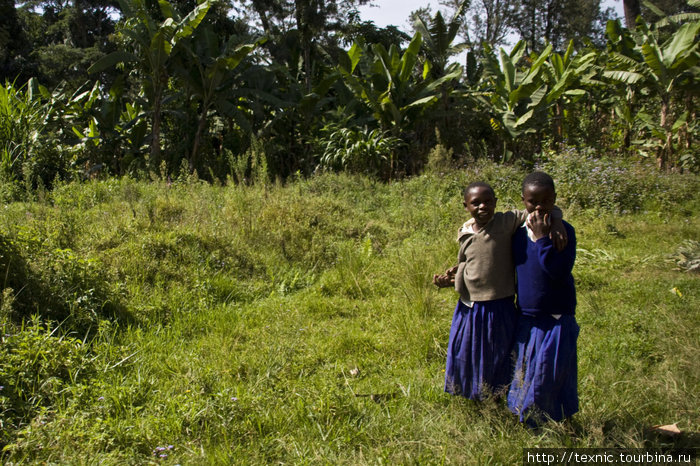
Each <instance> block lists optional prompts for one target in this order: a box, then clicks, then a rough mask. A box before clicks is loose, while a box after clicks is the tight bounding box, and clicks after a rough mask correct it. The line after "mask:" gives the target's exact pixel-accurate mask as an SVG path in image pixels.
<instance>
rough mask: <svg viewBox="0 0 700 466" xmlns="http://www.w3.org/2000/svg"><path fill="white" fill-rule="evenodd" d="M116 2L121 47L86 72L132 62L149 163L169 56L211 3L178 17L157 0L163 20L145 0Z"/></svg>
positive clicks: (156, 143) (155, 151)
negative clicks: (143, 100) (146, 112)
mask: <svg viewBox="0 0 700 466" xmlns="http://www.w3.org/2000/svg"><path fill="white" fill-rule="evenodd" d="M120 5H121V8H122V12H123V14H124V22H123V23H122V25H121V28H120V34H121V36H122V38H123V40H124V42H123V46H124V49H123V50H118V51H116V52H114V53H112V54H110V55H107V56H105V57H104V58H102V59H101V60H99V61H98V62H96V63H95V64H94V65H92V67H90V71H91V72H97V71H101V70H104V69H107V68H110V67H112V66H114V65H116V64H117V63H127V64H128V63H133V64H135V65H136V71H137V72H138V73H140V74H141V79H142V80H141V82H142V85H143V88H144V91H145V94H146V97H147V99H148V103H149V107H150V110H151V121H152V125H151V131H152V139H151V162H152V163H155V164H158V163H159V162H160V129H161V117H162V115H161V106H162V103H163V92H164V90H165V87H166V85H167V82H168V74H169V72H168V65H169V62H170V57H171V55H172V53H173V49H174V48H175V46H177V45H178V43H179V42H180V41H181V40H182V39H184V38H186V37H189V36H190V35H192V33H193V32H194V30H195V29H196V28H197V26H199V23H201V21H202V20H203V19H204V16H205V15H206V14H207V11H208V10H209V7H210V6H211V3H210V1H209V0H205V1H204V2H202V3H200V4H199V5H197V6H196V7H195V8H194V9H193V10H192V11H190V12H189V13H188V14H187V15H186V16H184V17H181V16H180V15H179V14H178V13H177V12H176V11H175V10H174V9H173V7H172V5H171V4H170V3H169V2H168V1H167V0H158V5H159V7H160V13H161V15H162V17H163V18H165V19H164V20H163V21H161V20H160V18H159V17H157V16H156V15H155V14H154V13H153V12H152V11H151V10H150V9H149V8H148V6H147V5H146V2H145V0H120Z"/></svg>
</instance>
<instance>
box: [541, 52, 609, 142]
mask: <svg viewBox="0 0 700 466" xmlns="http://www.w3.org/2000/svg"><path fill="white" fill-rule="evenodd" d="M596 58H597V54H596V53H595V52H589V53H587V54H585V55H575V54H574V41H573V40H571V41H569V45H568V47H567V49H566V52H564V54H563V55H560V54H558V53H552V54H551V55H550V56H549V58H548V59H547V61H546V62H545V63H544V68H543V70H544V74H543V80H544V82H545V83H546V84H547V94H546V96H545V104H546V106H547V107H548V108H549V109H551V111H552V112H553V113H554V115H553V118H552V126H553V128H552V130H553V131H552V132H553V134H554V139H555V141H556V142H561V141H562V139H563V137H564V125H563V121H564V119H565V118H566V106H567V103H569V102H571V101H575V100H577V99H579V98H581V97H582V96H584V95H585V94H586V91H585V89H583V84H585V83H592V82H593V76H594V74H595V72H594V71H593V65H594V62H595V60H596Z"/></svg>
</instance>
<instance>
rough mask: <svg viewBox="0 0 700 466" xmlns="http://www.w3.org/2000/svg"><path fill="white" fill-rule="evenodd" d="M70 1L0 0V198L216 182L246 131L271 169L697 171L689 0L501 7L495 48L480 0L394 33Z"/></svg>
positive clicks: (258, 13) (325, 21) (331, 12)
mask: <svg viewBox="0 0 700 466" xmlns="http://www.w3.org/2000/svg"><path fill="white" fill-rule="evenodd" d="M84 3H85V4H82V3H81V4H80V5H78V4H76V5H74V6H71V5H67V4H60V3H57V4H53V3H52V4H48V3H41V2H38V3H27V4H24V5H23V6H22V7H21V8H15V7H14V6H13V5H12V4H11V2H10V3H9V4H8V5H5V6H3V8H5V9H6V10H7V11H8V16H7V18H9V23H8V25H7V26H3V27H4V28H5V29H3V31H4V32H3V34H4V35H2V37H10V38H12V39H13V40H15V42H12V41H9V39H8V41H7V42H6V45H7V47H6V52H5V55H4V56H3V57H0V58H2V60H4V61H3V68H2V73H3V74H2V77H4V78H5V79H6V82H5V83H4V86H3V87H2V88H1V89H0V116H1V118H0V155H1V157H0V184H1V185H2V189H0V192H1V193H2V196H3V197H4V198H5V199H17V198H19V196H21V193H22V192H23V191H25V192H26V188H28V189H30V190H33V189H35V188H36V187H37V186H49V185H51V184H52V183H53V182H54V180H56V179H63V180H69V179H74V178H77V177H90V176H97V175H98V174H104V173H109V174H116V175H124V174H130V175H131V176H135V177H141V178H147V177H149V176H150V174H151V173H158V174H160V173H161V172H162V173H166V174H167V175H169V176H170V177H171V179H172V178H174V177H177V176H179V175H180V174H181V173H182V174H189V173H193V172H195V171H196V172H197V174H198V176H200V177H201V178H203V179H208V180H211V181H213V180H224V179H225V178H226V176H227V175H230V174H232V172H233V170H234V166H240V165H241V163H242V162H240V161H239V159H240V158H244V157H246V154H247V153H248V151H249V149H250V147H251V144H252V143H253V141H256V143H257V144H259V145H260V146H261V150H260V151H259V152H261V153H262V154H263V157H264V159H265V164H266V166H267V169H268V171H269V175H270V176H271V177H272V178H276V177H280V178H282V179H286V178H287V177H289V176H291V175H297V174H301V175H308V174H310V173H312V172H314V171H316V170H350V171H355V172H366V173H374V174H376V175H378V176H380V177H382V178H384V179H390V178H394V177H397V176H401V175H405V174H415V173H420V172H421V170H422V169H423V168H424V166H425V163H426V162H427V154H428V153H429V152H430V150H431V149H433V147H435V146H436V144H441V145H443V146H446V147H447V148H448V149H449V150H451V154H452V155H451V158H452V159H453V161H456V162H460V163H468V162H469V161H471V160H474V159H477V158H482V157H485V158H489V159H492V160H502V161H509V160H514V159H521V160H525V161H530V162H532V161H533V160H534V159H535V158H537V157H539V156H541V155H542V154H545V153H546V151H547V150H548V149H555V148H561V147H564V146H569V147H589V148H591V149H592V150H593V151H594V152H595V153H597V154H598V155H602V154H606V155H611V156H612V155H613V154H614V155H616V156H623V157H624V156H629V155H631V156H632V157H633V158H634V159H636V160H638V159H640V158H644V157H647V158H654V159H656V161H657V165H658V167H659V168H664V169H689V170H697V169H698V167H699V166H700V157H699V156H698V149H697V138H698V125H697V121H696V111H695V105H696V101H697V89H698V88H699V86H698V82H699V76H700V74H699V73H698V70H699V69H700V68H698V61H699V57H700V52H699V50H700V49H699V47H700V41H698V32H699V31H700V16H699V15H698V13H694V11H698V2H697V0H690V1H689V2H688V4H687V5H685V6H684V9H681V8H679V7H676V8H675V9H668V10H666V11H662V10H660V9H658V8H656V7H654V8H653V9H651V10H648V9H645V10H644V16H640V17H639V18H637V22H636V27H635V28H633V29H628V28H624V27H623V26H622V25H621V23H620V22H619V21H608V22H607V26H606V29H605V32H603V27H602V26H601V24H602V23H601V21H602V19H604V16H601V15H602V13H601V12H600V11H599V5H598V4H597V3H596V2H583V3H582V2H568V3H567V2H563V3H561V5H558V6H557V8H560V9H561V8H563V10H562V11H559V10H557V11H556V14H557V15H559V16H561V17H567V18H568V19H567V21H568V22H569V23H567V24H568V26H565V25H564V23H562V28H561V29H557V28H555V27H554V26H552V27H551V28H550V27H545V28H544V29H543V30H539V29H537V28H533V27H531V25H530V26H528V24H526V23H523V24H520V23H518V22H517V21H518V20H517V19H516V17H520V21H525V18H526V17H527V18H530V20H532V21H535V23H533V24H537V25H538V28H539V27H540V26H543V27H544V26H546V25H543V24H540V22H539V20H537V18H539V17H540V16H541V15H543V14H544V13H543V12H545V11H549V10H551V8H553V7H552V6H551V5H549V4H548V3H547V2H526V3H527V4H525V3H523V5H520V4H519V3H517V2H516V4H514V5H515V6H513V8H516V7H517V8H522V11H521V10H518V11H519V12H520V14H518V15H515V16H513V15H510V16H508V15H506V16H508V18H510V19H509V20H508V21H507V22H506V23H504V24H505V26H504V25H503V24H501V26H499V27H501V29H503V28H506V29H504V30H513V31H515V30H520V31H521V37H522V40H521V41H519V42H518V43H516V45H515V46H514V47H512V48H511V49H510V51H508V50H504V49H503V48H499V47H498V40H502V39H503V37H502V34H501V33H498V34H497V33H495V32H493V31H492V32H489V33H484V37H483V39H484V40H485V42H482V43H477V42H476V40H475V39H474V37H475V35H474V34H476V33H475V31H476V30H477V29H478V28H484V27H486V26H485V25H483V24H482V25H481V26H478V25H475V24H474V23H473V21H472V20H471V19H470V18H473V15H474V14H476V13H475V12H478V11H482V10H481V9H483V10H484V11H488V12H490V13H489V14H495V13H494V12H493V11H492V10H493V8H494V5H492V4H491V3H490V2H488V1H482V2H475V3H474V4H473V5H472V4H471V3H469V4H460V5H459V6H457V7H456V8H455V9H454V10H453V11H452V14H451V16H449V17H448V16H444V15H443V13H437V14H435V15H428V14H427V13H425V12H423V13H421V12H420V11H419V12H416V13H415V15H414V17H415V29H414V32H413V35H412V36H409V35H407V34H406V33H404V32H401V31H399V30H397V29H396V28H393V27H392V28H386V29H379V28H376V27H374V26H373V25H372V24H371V23H361V22H359V20H358V18H357V14H356V13H357V12H356V10H355V8H356V7H357V5H358V4H359V3H362V2H359V3H358V2H355V1H351V2H337V3H336V2H328V3H324V4H323V5H321V4H316V3H313V2H302V1H299V2H294V4H292V3H289V2H286V3H285V2H274V1H271V2H267V3H265V2H260V1H258V0H255V1H252V2H251V3H243V4H238V3H233V4H226V3H223V2H217V1H213V0H206V1H202V2H199V3H198V4H197V5H192V4H188V3H183V2H172V3H170V2H168V1H166V0H160V1H159V2H157V4H156V3H155V2H151V1H146V0H120V2H119V3H118V5H117V4H111V3H104V2H99V1H93V2H84ZM555 3H556V2H555ZM569 3H572V5H569ZM574 3H580V5H578V6H576V8H579V9H580V8H584V7H585V9H587V10H586V11H588V13H586V14H585V15H584V14H583V13H581V14H580V15H579V14H574V13H572V12H574V9H575V8H574V7H575V5H573V4H574ZM589 4H590V5H589ZM36 6H38V7H41V8H42V10H33V9H32V8H33V7H36ZM517 8H516V9H517ZM528 8H529V9H530V10H528ZM645 8H646V7H645ZM667 8H670V7H667ZM548 9H549V10H548ZM37 11H41V14H39V13H37ZM552 11H553V10H552ZM576 11H578V10H576ZM10 13H12V14H10ZM511 13H512V12H511ZM525 13H527V15H526V14H525ZM530 13H531V14H530ZM448 14H449V11H448V12H445V15H448ZM487 16H488V15H487ZM559 16H557V17H559ZM579 17H580V18H579ZM584 17H585V18H588V19H585V20H584V19H583V18H584ZM552 18H553V17H552ZM573 18H579V21H580V23H575V24H574V20H573ZM550 19H551V18H550ZM503 21H505V19H503ZM555 22H556V21H555ZM560 23H561V22H560ZM596 24H597V25H598V26H595V25H596ZM586 25H587V26H586ZM584 26H585V27H584ZM494 27H495V26H494ZM46 28H48V29H47V34H44V35H43V36H42V35H41V32H43V31H42V29H46ZM465 28H466V29H465ZM470 28H471V29H470ZM474 28H476V29H474ZM460 31H462V35H460ZM465 31H466V33H465ZM469 31H472V32H473V33H474V34H472V35H471V36H469V34H468V33H469ZM526 32H527V34H526ZM21 34H24V35H25V36H27V37H28V38H30V39H31V40H24V41H22V40H18V39H16V38H17V37H19V36H21ZM528 34H529V35H528ZM476 36H479V37H481V33H480V34H476ZM499 38H500V39H499ZM3 40H5V39H3ZM42 41H43V42H42ZM28 47H29V48H31V47H33V49H32V50H31V51H30V52H31V53H28V51H27V50H26V49H27V48H28ZM463 50H468V55H467V58H466V61H465V63H463V64H462V63H456V62H454V61H451V60H450V57H453V56H455V54H456V53H459V52H460V51H463ZM62 54H63V55H62ZM61 57H64V58H61ZM30 78H31V79H30ZM341 129H342V131H341ZM383 139H386V141H384V140H383ZM361 146H365V147H364V148H361Z"/></svg>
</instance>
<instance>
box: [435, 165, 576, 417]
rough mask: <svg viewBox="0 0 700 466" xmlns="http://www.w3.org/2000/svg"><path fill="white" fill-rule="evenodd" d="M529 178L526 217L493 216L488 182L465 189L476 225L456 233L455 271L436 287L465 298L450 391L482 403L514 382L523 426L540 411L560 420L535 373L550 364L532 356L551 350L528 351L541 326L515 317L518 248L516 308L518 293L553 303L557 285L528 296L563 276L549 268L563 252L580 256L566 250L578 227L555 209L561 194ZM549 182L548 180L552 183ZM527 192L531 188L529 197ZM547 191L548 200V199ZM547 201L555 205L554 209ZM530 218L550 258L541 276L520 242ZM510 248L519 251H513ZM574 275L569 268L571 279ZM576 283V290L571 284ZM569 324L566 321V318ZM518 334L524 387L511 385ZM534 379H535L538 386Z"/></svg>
mask: <svg viewBox="0 0 700 466" xmlns="http://www.w3.org/2000/svg"><path fill="white" fill-rule="evenodd" d="M545 176H546V175H545ZM531 177H532V176H530V177H528V178H526V181H527V184H525V183H524V185H523V188H524V189H523V200H525V201H526V202H525V206H526V208H527V210H526V211H509V212H503V213H496V212H495V207H496V196H495V193H494V191H493V189H492V188H491V187H490V186H489V185H488V184H486V183H482V182H477V183H472V184H470V185H469V186H467V188H466V189H465V193H464V206H465V208H466V210H467V211H468V212H469V213H470V214H471V216H472V219H470V220H469V221H467V222H465V224H464V225H463V226H462V227H461V228H460V230H459V233H458V239H459V242H460V248H459V255H458V265H457V266H455V267H453V268H451V269H449V270H447V271H446V272H445V273H444V274H442V275H435V276H434V277H433V282H434V283H435V284H436V285H437V286H439V287H446V286H450V285H452V284H454V287H455V289H456V290H457V291H458V292H459V294H460V299H459V302H458V303H457V307H456V309H455V313H454V316H453V319H452V326H451V329H450V338H449V343H448V349H447V363H446V368H445V391H446V392H448V393H452V394H460V395H463V396H465V397H467V398H470V399H481V398H483V397H484V396H486V395H487V394H488V393H490V392H492V391H493V392H496V393H497V392H499V391H501V390H505V388H506V387H507V386H508V385H509V384H510V386H511V387H510V393H509V394H508V400H509V406H510V407H511V409H512V410H513V411H514V412H516V413H518V414H520V416H521V420H522V419H524V418H525V417H526V415H527V413H528V412H529V411H530V410H531V409H534V408H538V409H541V410H542V411H544V412H545V413H546V414H548V415H550V417H552V418H553V419H556V418H557V417H556V414H555V415H552V414H550V411H551V409H549V407H550V404H551V403H549V402H548V401H547V400H543V399H542V397H541V396H539V397H538V396H537V394H540V389H541V388H542V387H540V386H539V385H538V382H537V381H538V380H539V379H537V377H538V376H541V375H542V374H541V371H540V373H538V372H535V371H534V369H533V367H535V366H536V367H539V368H540V369H541V370H545V366H546V364H544V365H543V364H540V365H537V363H534V362H533V361H534V360H533V359H532V356H533V355H534V354H538V355H539V354H543V355H544V354H546V353H547V351H545V349H544V347H543V346H542V345H541V344H534V343H533V345H529V346H528V344H527V343H529V333H528V332H530V333H532V329H533V328H539V327H538V325H540V324H539V322H534V321H533V322H529V321H528V322H527V323H528V324H529V325H527V326H525V321H523V319H522V318H520V319H519V318H518V312H517V311H516V308H515V305H514V299H513V296H514V294H515V275H514V270H515V266H516V262H514V260H513V259H514V257H513V252H514V251H516V249H515V246H516V243H517V248H518V249H517V251H518V262H517V264H518V265H521V269H519V272H520V273H521V275H518V295H519V299H518V303H519V305H522V303H521V300H520V295H521V294H523V297H525V296H530V295H533V294H534V295H537V296H538V297H540V298H541V297H542V296H544V298H543V299H544V301H546V302H554V303H556V301H553V300H552V299H551V298H554V299H556V298H557V297H556V296H552V297H550V296H549V293H550V292H551V290H552V289H558V285H552V286H550V287H547V288H546V289H544V290H540V291H533V292H532V293H529V291H526V290H539V289H540V288H541V287H540V285H539V283H540V282H539V281H537V282H536V281H534V280H539V279H541V278H542V277H543V275H546V276H547V277H548V275H547V274H548V273H550V272H552V273H559V272H560V267H559V268H556V270H554V269H553V268H552V267H550V265H551V264H552V263H553V262H556V263H557V265H558V264H559V262H560V261H557V260H555V259H556V258H558V254H564V253H565V252H566V251H571V250H573V251H575V241H570V242H569V243H568V244H567V238H566V237H567V234H568V235H570V236H571V238H573V229H572V228H571V227H570V226H568V224H564V223H563V222H562V221H561V211H560V210H559V209H558V208H556V207H555V206H554V199H555V198H556V195H555V194H554V186H553V182H552V184H551V192H550V188H549V185H547V186H540V184H541V179H540V178H539V175H537V176H536V177H534V178H532V179H530V178H531ZM549 179H550V180H551V178H549ZM536 186H539V188H538V189H539V191H538V189H535V187H536ZM531 187H532V189H534V193H531V192H530V191H531V189H530V188H531ZM525 188H527V196H526V189H525ZM545 188H546V189H545ZM540 191H542V192H540ZM545 191H546V194H543V192H545ZM540 198H542V199H540ZM528 201H529V203H528ZM544 201H546V202H549V201H551V205H550V204H546V203H545V202H544ZM531 206H532V209H531ZM528 216H530V220H529V221H528V223H531V224H532V226H533V227H534V228H536V232H537V239H538V241H540V240H541V243H542V244H541V246H540V247H541V248H543V250H544V252H545V253H546V254H545V255H544V256H543V260H544V267H545V269H543V270H544V271H543V272H542V273H541V274H540V275H537V276H535V275H532V276H528V275H529V274H530V269H534V268H536V267H535V264H534V263H533V261H535V262H536V261H538V260H539V256H536V255H534V254H537V253H538V252H539V251H540V250H539V249H538V250H536V251H531V250H527V249H524V245H527V243H523V240H522V234H523V233H522V232H524V231H525V228H522V227H521V226H522V225H523V224H524V223H525V221H526V220H527V219H528ZM550 221H551V223H552V225H551V226H550ZM550 236H551V237H550ZM552 238H554V240H553V239H552ZM545 239H546V240H545ZM511 242H512V243H513V247H514V249H511ZM555 245H556V249H557V250H556V251H555V248H554V246H555ZM547 248H548V249H547ZM572 248H573V249H572ZM559 251H561V252H559ZM553 258H554V259H553ZM571 264H572V266H573V260H571ZM550 269H551V270H550ZM570 271H571V270H570V269H569V275H570ZM571 284H572V286H573V278H572V279H571ZM525 303H526V305H529V303H530V301H525ZM540 304H541V302H540V301H536V302H535V305H536V306H539V305H540ZM547 309H549V308H547ZM529 312H530V311H529ZM535 312H536V311H535ZM562 313H564V311H562ZM533 319H536V317H533ZM566 321H567V322H568V319H567V320H566ZM540 327H541V325H540ZM569 327H570V326H569ZM567 328H568V327H567ZM572 328H573V327H572ZM577 329H578V327H576V331H578V330H577ZM545 332H546V330H545ZM526 334H527V335H528V337H527V338H526V336H525V335H526ZM516 336H517V342H518V345H519V346H516V348H517V349H518V351H520V344H521V342H522V346H523V349H522V353H520V352H519V353H518V359H517V361H518V365H517V370H518V371H519V372H518V374H521V376H520V378H519V379H517V380H519V381H522V382H523V383H519V384H516V381H515V380H513V365H512V358H511V350H512V349H513V344H514V340H515V338H516ZM567 340H570V336H569V337H567ZM555 350H556V349H555ZM528 351H530V353H528ZM569 364H570V361H569ZM574 366H575V339H574ZM528 376H529V377H530V379H529V382H526V381H527V380H528ZM535 379H536V381H534V382H533V380H535ZM574 388H575V374H574ZM570 398H571V397H570V396H569V397H567V400H569V399H570ZM555 404H556V403H555ZM570 404H571V403H570V402H568V401H567V409H566V410H564V412H566V413H570V414H573V412H575V410H574V411H573V412H571V409H569V408H571V407H570V406H569V405H570ZM554 411H556V409H554ZM570 414H565V415H566V416H568V415H570Z"/></svg>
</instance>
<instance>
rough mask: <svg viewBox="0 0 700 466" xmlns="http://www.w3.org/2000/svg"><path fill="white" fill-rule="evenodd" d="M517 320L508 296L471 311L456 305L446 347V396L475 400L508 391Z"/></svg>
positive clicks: (487, 302)
mask: <svg viewBox="0 0 700 466" xmlns="http://www.w3.org/2000/svg"><path fill="white" fill-rule="evenodd" d="M517 318H518V314H517V312H516V310H515V304H514V302H513V297H512V296H510V297H508V298H503V299H496V300H493V301H481V302H475V303H474V305H473V307H471V308H469V307H467V305H466V304H464V303H463V302H462V301H461V300H460V301H459V302H458V303H457V307H456V308H455V312H454V316H453V318H452V326H451V328H450V339H449V343H448V346H447V364H446V367H445V391H446V392H447V393H451V394H453V395H462V396H464V397H467V398H469V399H472V400H479V399H482V398H484V397H485V396H487V395H488V394H490V393H498V392H502V391H504V390H505V389H506V388H507V387H508V384H509V383H510V380H511V376H512V368H513V365H512V357H511V349H512V347H513V338H514V336H515V328H516V322H517Z"/></svg>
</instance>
